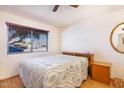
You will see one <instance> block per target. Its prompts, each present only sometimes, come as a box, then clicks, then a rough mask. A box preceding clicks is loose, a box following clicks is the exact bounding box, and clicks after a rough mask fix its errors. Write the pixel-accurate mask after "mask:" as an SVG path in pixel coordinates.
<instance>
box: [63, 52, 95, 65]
mask: <svg viewBox="0 0 124 93" xmlns="http://www.w3.org/2000/svg"><path fill="white" fill-rule="evenodd" d="M62 54H66V55H72V56H80V57H86V58H88V63H89V65H91V64H92V63H93V60H94V54H91V53H76V52H62Z"/></svg>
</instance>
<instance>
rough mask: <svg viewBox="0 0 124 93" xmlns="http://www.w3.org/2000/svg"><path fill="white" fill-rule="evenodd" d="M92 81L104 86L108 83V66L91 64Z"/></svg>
mask: <svg viewBox="0 0 124 93" xmlns="http://www.w3.org/2000/svg"><path fill="white" fill-rule="evenodd" d="M92 79H93V80H96V81H100V82H102V83H105V84H109V82H110V66H108V65H103V64H95V63H93V64H92Z"/></svg>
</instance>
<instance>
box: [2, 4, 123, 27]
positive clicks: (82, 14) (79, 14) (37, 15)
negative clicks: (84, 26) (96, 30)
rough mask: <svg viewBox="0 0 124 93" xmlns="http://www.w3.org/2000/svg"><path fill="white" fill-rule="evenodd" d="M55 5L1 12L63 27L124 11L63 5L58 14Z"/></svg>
mask: <svg viewBox="0 0 124 93" xmlns="http://www.w3.org/2000/svg"><path fill="white" fill-rule="evenodd" d="M53 8H54V6H53V5H1V6H0V10H2V11H5V12H8V13H12V14H15V15H18V16H22V17H26V18H30V19H32V20H36V21H40V22H42V23H46V24H49V25H54V26H56V27H63V26H67V25H70V24H73V23H77V22H79V21H83V20H87V19H90V18H93V17H96V16H101V15H103V14H107V13H110V12H114V11H117V10H120V9H123V8H124V6H121V5H120V6H119V5H104V6H102V5H80V6H79V7H78V8H73V7H70V6H68V5H61V6H60V7H59V9H58V10H57V12H52V10H53Z"/></svg>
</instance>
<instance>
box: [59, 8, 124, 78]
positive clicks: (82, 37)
mask: <svg viewBox="0 0 124 93" xmlns="http://www.w3.org/2000/svg"><path fill="white" fill-rule="evenodd" d="M121 22H124V10H119V11H116V12H112V13H109V14H107V15H103V16H100V17H96V18H93V19H89V20H87V21H81V22H79V23H77V24H73V25H71V26H68V27H65V28H64V30H63V31H62V40H61V41H62V44H61V45H62V51H76V52H86V51H89V50H92V51H94V53H95V60H101V61H107V62H111V63H112V69H111V77H120V78H122V79H124V54H120V53H118V52H116V51H115V50H114V49H113V48H112V47H111V45H110V41H109V38H110V33H111V31H112V29H113V28H114V27H115V26H116V25H117V24H119V23H121Z"/></svg>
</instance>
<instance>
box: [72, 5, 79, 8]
mask: <svg viewBox="0 0 124 93" xmlns="http://www.w3.org/2000/svg"><path fill="white" fill-rule="evenodd" d="M70 6H72V7H74V8H77V7H79V5H70Z"/></svg>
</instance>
